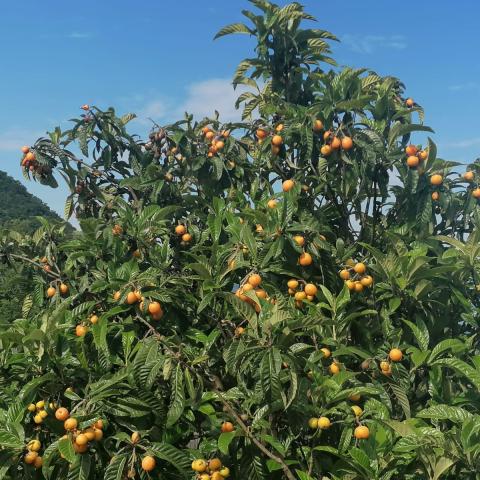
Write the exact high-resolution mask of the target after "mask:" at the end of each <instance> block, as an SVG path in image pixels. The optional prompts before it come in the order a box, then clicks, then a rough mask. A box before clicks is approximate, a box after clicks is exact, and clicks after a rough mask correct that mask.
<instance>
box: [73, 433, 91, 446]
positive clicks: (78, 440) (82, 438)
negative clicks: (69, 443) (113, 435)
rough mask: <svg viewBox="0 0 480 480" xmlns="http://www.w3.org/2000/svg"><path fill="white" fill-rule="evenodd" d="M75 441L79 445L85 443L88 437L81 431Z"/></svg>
mask: <svg viewBox="0 0 480 480" xmlns="http://www.w3.org/2000/svg"><path fill="white" fill-rule="evenodd" d="M75 443H76V444H77V445H80V446H82V445H86V444H87V443H88V438H87V436H86V435H85V434H84V433H81V434H80V435H77V438H76V439H75Z"/></svg>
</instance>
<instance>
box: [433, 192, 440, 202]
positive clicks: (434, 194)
mask: <svg viewBox="0 0 480 480" xmlns="http://www.w3.org/2000/svg"><path fill="white" fill-rule="evenodd" d="M439 198H440V194H439V193H438V192H432V200H433V201H434V202H436V201H437V200H438V199H439Z"/></svg>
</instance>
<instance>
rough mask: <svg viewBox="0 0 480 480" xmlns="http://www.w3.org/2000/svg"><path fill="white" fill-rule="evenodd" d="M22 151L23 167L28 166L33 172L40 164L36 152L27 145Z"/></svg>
mask: <svg viewBox="0 0 480 480" xmlns="http://www.w3.org/2000/svg"><path fill="white" fill-rule="evenodd" d="M22 153H23V157H22V167H25V168H28V169H29V170H30V171H31V172H33V171H34V170H35V169H36V168H37V166H38V162H37V158H36V156H35V152H31V151H30V147H27V146H26V145H25V146H23V147H22Z"/></svg>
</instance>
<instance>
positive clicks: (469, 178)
mask: <svg viewBox="0 0 480 480" xmlns="http://www.w3.org/2000/svg"><path fill="white" fill-rule="evenodd" d="M463 179H464V180H465V181H466V182H469V183H471V182H473V181H474V179H475V173H474V172H472V171H471V170H467V171H466V172H465V173H464V174H463ZM472 195H473V197H474V198H476V199H477V200H480V187H479V186H478V184H477V187H476V188H474V189H473V190H472Z"/></svg>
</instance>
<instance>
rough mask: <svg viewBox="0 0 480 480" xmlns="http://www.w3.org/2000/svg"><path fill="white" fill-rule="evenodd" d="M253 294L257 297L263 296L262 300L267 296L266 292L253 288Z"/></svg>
mask: <svg viewBox="0 0 480 480" xmlns="http://www.w3.org/2000/svg"><path fill="white" fill-rule="evenodd" d="M255 295H257V297H258V298H263V299H264V300H266V298H267V297H268V295H267V292H266V291H265V290H262V289H258V290H255Z"/></svg>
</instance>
